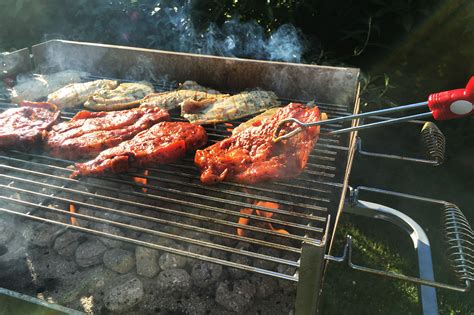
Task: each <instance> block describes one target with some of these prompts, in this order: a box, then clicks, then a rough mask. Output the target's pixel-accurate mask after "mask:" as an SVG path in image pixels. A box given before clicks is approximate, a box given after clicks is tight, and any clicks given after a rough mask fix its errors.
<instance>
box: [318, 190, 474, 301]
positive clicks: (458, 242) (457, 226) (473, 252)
mask: <svg viewBox="0 0 474 315" xmlns="http://www.w3.org/2000/svg"><path fill="white" fill-rule="evenodd" d="M361 190H364V191H370V192H374V193H380V194H386V195H391V196H396V197H401V198H407V199H411V200H416V201H421V202H426V203H434V204H438V205H441V206H443V208H444V209H443V210H444V224H445V227H444V230H445V237H446V241H447V243H448V248H447V254H448V258H449V259H450V260H451V262H452V266H453V269H454V271H455V272H456V275H457V276H458V278H459V279H460V280H461V281H463V282H464V286H463V287H460V286H454V285H450V284H445V283H441V282H437V281H431V280H426V279H421V278H417V277H412V276H406V275H403V274H399V273H394V272H388V271H382V270H378V269H374V268H369V267H365V266H360V265H357V264H354V263H353V262H352V238H351V237H350V236H348V237H347V240H346V245H345V249H344V253H343V256H341V257H333V256H327V257H326V259H328V260H331V261H336V262H344V261H346V262H347V264H348V266H349V267H350V268H351V269H355V270H359V271H364V272H368V273H372V274H376V275H381V276H386V277H389V278H393V279H398V280H403V281H408V282H412V283H416V284H420V285H426V286H431V287H434V288H440V289H448V290H453V291H457V292H468V291H469V290H470V289H471V281H474V232H473V230H472V228H471V226H470V224H469V222H468V221H467V219H466V217H465V216H464V214H463V213H462V212H461V210H460V209H459V208H458V207H457V206H456V205H454V204H452V203H449V202H446V201H443V200H438V199H431V198H425V197H420V196H415V195H410V194H404V193H399V192H394V191H389V190H383V189H378V188H371V187H364V186H360V187H357V188H356V189H352V188H351V190H350V203H351V204H353V205H356V204H357V203H358V194H359V191H361Z"/></svg>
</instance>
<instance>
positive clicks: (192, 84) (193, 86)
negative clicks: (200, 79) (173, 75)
mask: <svg viewBox="0 0 474 315" xmlns="http://www.w3.org/2000/svg"><path fill="white" fill-rule="evenodd" d="M178 89H179V90H194V91H201V92H206V93H208V94H221V92H219V91H217V90H213V89H211V88H208V87H205V86H202V85H200V84H199V83H197V82H196V81H191V80H188V81H184V83H182V84H180V86H179V88H178Z"/></svg>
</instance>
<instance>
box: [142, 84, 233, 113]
mask: <svg viewBox="0 0 474 315" xmlns="http://www.w3.org/2000/svg"><path fill="white" fill-rule="evenodd" d="M227 97H230V95H228V94H211V93H207V92H203V91H197V90H186V89H184V90H177V91H171V92H163V93H152V94H149V95H147V96H146V97H145V98H143V99H142V100H141V101H140V103H141V105H140V107H160V108H163V109H167V110H171V109H173V108H177V107H180V105H181V104H182V103H183V102H185V101H188V100H193V101H196V102H204V103H214V102H216V101H217V100H219V99H224V98H227Z"/></svg>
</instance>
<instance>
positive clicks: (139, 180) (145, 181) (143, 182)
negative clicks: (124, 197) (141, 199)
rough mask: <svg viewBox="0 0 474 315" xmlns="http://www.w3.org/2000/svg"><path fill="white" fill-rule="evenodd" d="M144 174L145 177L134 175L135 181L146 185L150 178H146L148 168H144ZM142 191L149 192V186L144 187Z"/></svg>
mask: <svg viewBox="0 0 474 315" xmlns="http://www.w3.org/2000/svg"><path fill="white" fill-rule="evenodd" d="M143 176H145V177H133V181H134V182H135V183H137V184H141V185H146V184H148V178H146V176H148V170H144V171H143ZM142 191H143V192H144V193H147V192H148V188H146V187H142Z"/></svg>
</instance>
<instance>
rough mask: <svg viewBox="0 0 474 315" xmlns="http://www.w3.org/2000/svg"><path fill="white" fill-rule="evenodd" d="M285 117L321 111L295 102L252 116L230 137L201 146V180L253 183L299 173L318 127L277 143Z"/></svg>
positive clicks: (305, 117)
mask: <svg viewBox="0 0 474 315" xmlns="http://www.w3.org/2000/svg"><path fill="white" fill-rule="evenodd" d="M285 118H296V119H299V120H300V121H302V122H310V121H318V120H319V119H320V113H319V109H318V108H317V107H313V108H309V107H307V106H304V105H302V104H296V103H292V104H289V105H287V106H286V107H283V108H279V109H278V110H277V111H275V113H274V114H273V115H271V116H269V115H265V113H264V114H262V116H261V119H255V120H253V123H252V124H251V125H249V126H248V127H247V128H244V129H241V130H240V131H239V132H236V133H235V134H233V135H232V136H231V137H229V138H227V139H224V140H222V141H220V142H217V143H215V144H213V145H212V146H210V147H207V148H205V149H204V150H198V151H197V152H196V156H195V163H196V165H197V166H198V167H199V168H200V170H201V181H202V182H203V183H205V184H212V183H216V182H220V181H224V180H228V181H234V182H238V183H247V184H252V183H257V182H262V181H267V180H281V179H286V178H292V177H296V176H298V175H299V174H300V173H301V172H302V171H303V169H304V168H305V166H306V163H307V161H308V156H309V154H310V152H311V150H312V148H313V146H314V145H315V144H316V141H317V139H318V136H319V127H310V128H306V129H305V130H304V131H303V132H300V133H299V134H297V135H295V136H294V137H292V138H290V139H288V140H284V141H280V142H277V143H275V142H273V140H272V139H273V133H274V131H275V129H276V127H277V125H278V123H279V122H280V121H281V120H282V119H285ZM295 128H297V125H296V124H291V125H287V126H286V127H285V128H284V131H286V132H290V131H291V130H294V129H295Z"/></svg>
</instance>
